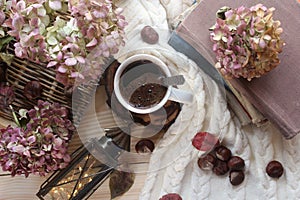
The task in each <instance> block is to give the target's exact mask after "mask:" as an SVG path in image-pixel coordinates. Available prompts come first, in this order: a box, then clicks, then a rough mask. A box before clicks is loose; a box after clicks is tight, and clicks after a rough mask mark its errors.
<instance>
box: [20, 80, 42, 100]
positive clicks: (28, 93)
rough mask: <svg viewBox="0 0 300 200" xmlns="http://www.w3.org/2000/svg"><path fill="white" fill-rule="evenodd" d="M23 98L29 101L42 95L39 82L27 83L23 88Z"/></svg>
mask: <svg viewBox="0 0 300 200" xmlns="http://www.w3.org/2000/svg"><path fill="white" fill-rule="evenodd" d="M23 94H24V96H25V97H26V98H27V99H29V100H33V99H37V98H39V97H41V95H42V86H41V84H40V82H39V81H29V82H28V83H27V84H26V85H25V87H24V93H23Z"/></svg>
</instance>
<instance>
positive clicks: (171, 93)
mask: <svg viewBox="0 0 300 200" xmlns="http://www.w3.org/2000/svg"><path fill="white" fill-rule="evenodd" d="M141 60H147V61H150V62H152V63H154V64H156V65H157V66H158V67H159V68H160V70H161V71H162V72H163V73H164V74H165V76H166V77H171V72H170V70H169V68H168V66H167V65H166V64H165V63H164V62H163V61H162V60H160V59H159V58H157V57H155V56H152V55H149V54H136V55H133V56H131V57H128V58H127V59H125V60H124V61H123V62H122V63H121V65H120V66H119V67H118V69H117V71H116V74H115V79H114V92H115V95H116V97H117V100H118V101H119V102H120V103H121V104H122V105H123V106H124V107H125V108H126V109H128V110H129V111H131V112H134V113H139V114H148V113H152V112H155V111H157V110H159V109H160V108H162V107H163V106H164V105H165V103H166V102H167V101H168V100H172V101H176V102H179V103H191V102H192V101H193V94H192V93H190V92H188V91H184V90H181V89H177V88H175V87H173V86H168V89H167V91H166V93H165V96H164V97H163V99H162V100H161V101H160V102H159V103H158V104H156V105H153V106H152V107H149V108H138V107H134V106H132V105H131V104H130V103H129V102H128V100H126V99H125V98H124V97H123V95H122V93H121V91H120V80H121V76H122V74H123V72H124V70H125V69H127V67H128V66H129V65H130V64H131V63H133V62H136V61H141Z"/></svg>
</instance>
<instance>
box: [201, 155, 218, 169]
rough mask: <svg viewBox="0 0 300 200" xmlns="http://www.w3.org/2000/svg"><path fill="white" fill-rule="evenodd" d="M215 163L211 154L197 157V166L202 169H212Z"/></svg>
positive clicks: (215, 160)
mask: <svg viewBox="0 0 300 200" xmlns="http://www.w3.org/2000/svg"><path fill="white" fill-rule="evenodd" d="M216 163H217V159H216V158H215V157H214V156H213V155H212V154H207V155H205V156H203V157H200V158H199V159H198V166H199V168H200V169H202V170H212V169H213V167H214V166H215V165H216Z"/></svg>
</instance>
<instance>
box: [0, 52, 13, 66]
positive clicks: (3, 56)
mask: <svg viewBox="0 0 300 200" xmlns="http://www.w3.org/2000/svg"><path fill="white" fill-rule="evenodd" d="M13 59H14V55H12V54H8V53H0V61H2V62H5V63H6V64H7V65H9V66H10V65H11V63H12V61H13Z"/></svg>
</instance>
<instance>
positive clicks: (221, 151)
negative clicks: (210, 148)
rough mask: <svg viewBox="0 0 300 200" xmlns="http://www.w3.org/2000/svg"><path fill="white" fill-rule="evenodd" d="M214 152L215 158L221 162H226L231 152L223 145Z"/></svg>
mask: <svg viewBox="0 0 300 200" xmlns="http://www.w3.org/2000/svg"><path fill="white" fill-rule="evenodd" d="M215 152H216V156H217V158H218V159H220V160H222V161H228V160H229V159H230V157H231V151H230V150H229V149H228V148H227V147H225V146H223V145H220V146H218V147H216V148H215Z"/></svg>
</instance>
